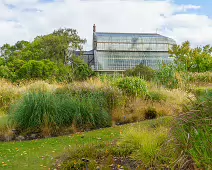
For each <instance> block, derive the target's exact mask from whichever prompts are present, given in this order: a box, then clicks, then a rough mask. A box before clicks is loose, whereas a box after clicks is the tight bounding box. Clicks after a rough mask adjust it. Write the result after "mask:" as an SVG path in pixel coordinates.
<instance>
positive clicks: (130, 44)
mask: <svg viewBox="0 0 212 170" xmlns="http://www.w3.org/2000/svg"><path fill="white" fill-rule="evenodd" d="M174 44H175V41H174V40H173V39H171V38H168V37H165V36H162V35H159V34H135V33H100V32H94V34H93V49H94V60H95V64H94V68H95V70H96V71H100V70H101V71H104V70H111V71H117V70H126V69H131V68H134V67H135V66H136V65H139V64H141V63H142V64H144V65H146V66H149V67H152V68H153V69H158V67H159V64H160V63H162V62H164V63H170V62H172V61H173V59H172V58H170V57H169V54H168V49H169V48H171V47H172V46H173V45H174Z"/></svg>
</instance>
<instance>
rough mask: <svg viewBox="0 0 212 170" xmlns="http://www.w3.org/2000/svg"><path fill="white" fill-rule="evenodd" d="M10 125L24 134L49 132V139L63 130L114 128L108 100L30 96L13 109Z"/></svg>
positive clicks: (44, 94) (91, 96)
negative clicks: (71, 127) (29, 130)
mask: <svg viewBox="0 0 212 170" xmlns="http://www.w3.org/2000/svg"><path fill="white" fill-rule="evenodd" d="M10 121H11V122H13V124H15V125H16V127H17V128H18V129H20V130H22V131H26V130H28V129H40V130H41V131H42V130H43V129H45V132H46V131H48V134H49V135H52V134H55V133H57V132H58V130H60V128H62V127H67V126H72V125H74V126H75V127H77V128H78V129H88V128H89V129H93V128H100V127H106V126H110V125H111V115H110V114H109V112H108V109H107V108H106V99H105V98H104V96H99V95H98V96H97V95H87V96H86V95H84V96H79V95H68V94H54V93H50V92H30V93H27V94H25V95H24V96H23V98H22V99H21V100H19V101H18V102H17V103H16V104H14V105H13V106H12V108H11V109H10Z"/></svg>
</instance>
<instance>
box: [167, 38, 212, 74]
mask: <svg viewBox="0 0 212 170" xmlns="http://www.w3.org/2000/svg"><path fill="white" fill-rule="evenodd" d="M211 52H212V47H211V46H210V45H206V46H204V47H203V48H200V47H196V48H193V49H192V48H191V45H190V42H189V41H186V42H184V43H183V44H182V45H174V46H173V47H172V49H170V50H169V53H170V54H171V56H172V57H174V58H175V64H176V65H177V68H178V71H188V72H205V71H211V70H212V55H211Z"/></svg>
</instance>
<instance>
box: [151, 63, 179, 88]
mask: <svg viewBox="0 0 212 170" xmlns="http://www.w3.org/2000/svg"><path fill="white" fill-rule="evenodd" d="M155 81H156V82H157V83H158V84H161V85H163V86H165V87H167V88H171V89H174V88H177V87H178V86H179V80H178V79H177V71H176V68H175V66H174V65H163V66H162V67H161V68H160V70H158V71H157V72H156V77H155Z"/></svg>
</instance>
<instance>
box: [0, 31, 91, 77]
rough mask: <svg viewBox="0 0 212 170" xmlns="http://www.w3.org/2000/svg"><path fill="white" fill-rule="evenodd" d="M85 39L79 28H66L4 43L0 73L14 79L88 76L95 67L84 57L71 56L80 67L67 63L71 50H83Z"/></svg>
mask: <svg viewBox="0 0 212 170" xmlns="http://www.w3.org/2000/svg"><path fill="white" fill-rule="evenodd" d="M85 42H86V40H85V39H82V38H80V36H79V35H78V33H77V31H76V30H74V29H70V28H65V29H58V30H55V31H54V32H53V33H51V34H48V35H42V36H37V37H36V38H35V39H34V40H33V41H32V42H28V41H18V42H17V43H15V44H14V45H10V44H4V45H3V46H2V47H0V77H4V78H10V79H12V80H17V79H31V78H42V79H48V78H55V77H57V79H59V80H64V79H65V80H72V79H73V78H75V79H79V80H81V79H85V78H86V77H89V76H91V75H93V71H92V70H91V69H90V68H89V67H88V65H87V64H86V63H84V62H83V61H82V60H81V59H79V58H74V60H73V59H72V60H73V61H76V63H77V65H78V66H77V67H76V66H75V65H74V66H72V67H71V66H68V65H67V63H68V62H69V61H70V59H71V57H73V56H72V52H73V51H75V50H82V47H83V44H84V43H85ZM76 74H77V75H76ZM71 76H72V77H71Z"/></svg>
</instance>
